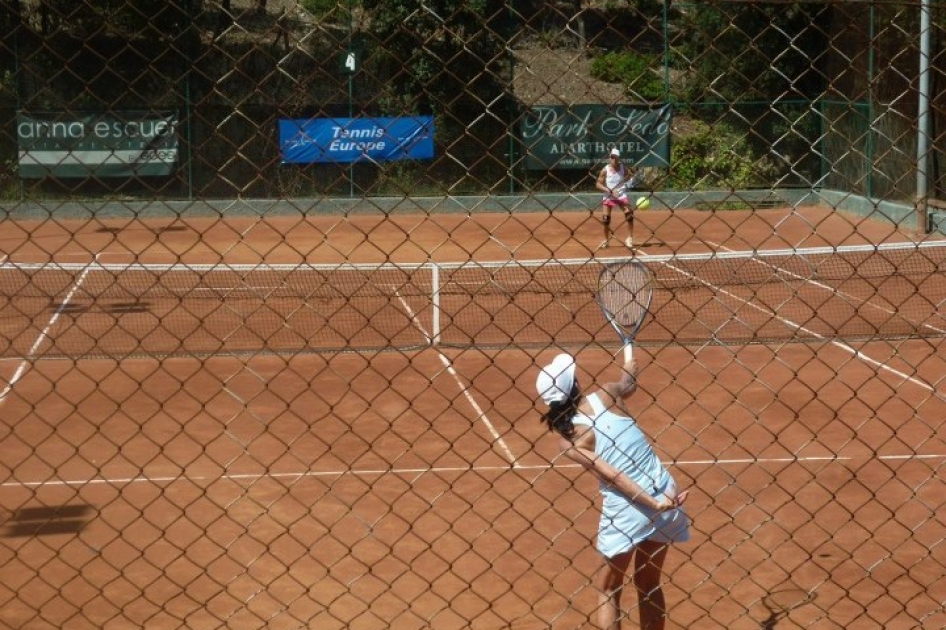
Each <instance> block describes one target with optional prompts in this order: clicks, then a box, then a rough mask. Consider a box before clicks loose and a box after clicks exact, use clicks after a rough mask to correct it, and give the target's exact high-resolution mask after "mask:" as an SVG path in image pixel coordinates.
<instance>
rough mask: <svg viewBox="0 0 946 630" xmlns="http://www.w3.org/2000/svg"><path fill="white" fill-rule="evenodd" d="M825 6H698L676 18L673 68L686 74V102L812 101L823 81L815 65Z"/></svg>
mask: <svg viewBox="0 0 946 630" xmlns="http://www.w3.org/2000/svg"><path fill="white" fill-rule="evenodd" d="M830 11H831V7H830V5H829V4H814V3H809V4H792V5H786V4H783V3H776V4H758V3H734V4H718V3H699V4H696V5H693V7H692V8H691V10H688V11H686V12H683V13H681V16H682V17H681V18H680V19H681V22H680V23H679V24H677V25H676V30H677V31H678V32H680V33H686V34H687V36H686V37H685V38H681V39H680V43H679V45H676V46H674V47H672V49H671V54H672V64H673V65H674V67H677V68H679V69H681V70H685V71H686V72H687V74H688V76H687V78H686V84H687V86H688V92H689V94H688V95H687V96H686V97H685V98H686V100H690V101H693V102H696V101H700V100H721V99H722V100H726V101H740V100H742V101H745V100H772V99H775V98H795V97H801V98H804V97H811V96H813V95H817V94H819V93H820V92H821V91H822V88H823V83H824V80H825V78H824V77H823V76H822V75H821V74H819V73H818V72H817V71H816V68H817V65H818V64H817V60H818V59H819V58H821V56H822V55H823V54H824V51H825V50H826V49H827V48H828V46H827V42H826V38H827V34H826V33H825V32H824V30H823V27H822V26H821V25H822V24H824V23H825V22H826V21H827V20H829V12H830Z"/></svg>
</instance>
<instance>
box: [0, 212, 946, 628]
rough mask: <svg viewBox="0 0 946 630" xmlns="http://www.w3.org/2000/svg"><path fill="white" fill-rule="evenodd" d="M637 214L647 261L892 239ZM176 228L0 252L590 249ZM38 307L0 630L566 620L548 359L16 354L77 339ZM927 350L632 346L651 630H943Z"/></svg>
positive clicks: (775, 223)
mask: <svg viewBox="0 0 946 630" xmlns="http://www.w3.org/2000/svg"><path fill="white" fill-rule="evenodd" d="M641 222H642V223H643V224H644V225H646V226H649V227H650V228H652V230H653V231H654V232H655V234H653V235H651V237H650V239H651V241H652V244H651V245H650V246H648V247H645V248H644V249H643V251H644V252H646V253H647V254H651V253H669V252H671V251H680V252H691V251H693V252H695V251H707V250H709V249H711V248H720V247H727V248H731V249H736V250H744V249H747V248H752V247H756V248H784V247H799V246H821V245H842V244H844V245H847V244H860V243H879V242H890V241H901V240H909V239H911V238H912V235H910V234H903V233H897V232H895V231H893V230H892V229H891V228H890V227H889V226H886V225H883V224H880V223H878V222H873V221H867V220H863V219H857V218H854V217H850V216H845V215H838V214H835V213H833V212H831V211H830V210H827V209H822V208H802V209H794V210H793V209H776V210H766V211H758V212H756V213H741V212H723V213H716V214H709V213H698V212H677V213H675V214H673V215H671V214H670V213H666V212H665V213H661V212H657V211H655V212H648V213H645V214H644V215H643V216H642V217H641ZM618 225H620V224H618ZM173 226H175V227H176V226H180V227H182V228H183V229H170V230H169V229H166V228H167V227H168V223H162V224H161V225H160V226H159V225H151V224H145V223H143V222H140V221H134V222H122V221H94V222H65V221H64V222H58V223H52V222H48V223H35V224H34V223H12V222H10V221H7V222H5V223H4V225H3V235H2V236H0V241H2V243H3V250H2V251H3V252H4V254H5V255H6V257H7V260H13V261H17V262H27V261H30V262H37V261H45V260H55V261H57V262H83V261H90V260H93V259H95V260H98V261H99V262H103V263H131V262H139V263H149V264H150V263H178V262H180V263H187V264H206V263H215V262H220V261H224V262H228V263H255V262H259V261H265V262H267V263H277V262H278V263H298V262H303V261H305V262H310V263H323V262H324V263H335V262H344V261H348V262H384V261H390V262H399V263H406V262H424V261H428V260H436V261H465V260H503V259H504V258H505V259H508V258H509V257H510V256H511V255H514V256H515V257H516V258H518V259H531V258H548V257H550V256H554V257H560V258H565V257H587V256H589V255H591V253H592V251H593V249H594V247H595V246H596V245H597V243H598V242H599V241H600V240H601V239H600V236H601V235H600V227H599V226H598V224H597V223H594V222H592V221H591V220H589V217H588V215H585V214H582V213H571V214H566V213H562V214H555V215H550V214H549V213H539V214H531V213H530V214H515V215H498V214H497V215H478V216H475V217H468V216H453V215H446V216H435V217H428V216H420V217H413V216H411V217H408V216H402V217H395V216H391V217H387V218H381V217H366V216H351V217H347V218H346V217H338V216H335V217H312V218H309V219H305V220H302V219H299V218H286V217H275V218H270V219H265V220H264V219H255V220H254V219H244V218H238V219H233V220H218V221H211V220H196V219H195V220H186V221H185V220H178V221H174V222H173ZM162 228H164V229H162ZM619 229H623V226H621V228H619ZM619 234H620V235H621V236H623V233H622V232H619ZM638 234H641V232H638ZM490 235H492V236H493V238H492V239H491V238H490ZM603 255H624V254H622V253H621V250H619V249H618V248H615V250H614V251H613V252H612V251H610V250H609V251H606V252H604V253H603ZM940 308H942V307H940ZM940 312H942V311H941V310H940ZM113 315H114V317H113V321H114V327H118V328H121V326H122V321H123V318H124V317H126V315H122V314H120V313H119V314H113ZM51 319H52V316H51V314H50V312H49V311H48V310H46V311H43V312H42V313H41V314H40V313H37V314H36V316H35V321H34V322H33V323H32V324H31V325H30V326H25V327H24V326H21V327H20V328H18V329H17V330H16V331H15V333H16V346H17V348H18V350H17V351H16V352H14V353H7V356H8V357H9V358H7V359H4V360H2V361H0V375H2V380H0V392H2V393H0V415H2V418H3V420H4V422H3V423H2V424H0V470H2V471H3V478H4V482H3V484H2V485H0V508H2V510H3V511H2V514H3V521H2V523H0V525H2V527H3V530H2V536H0V574H2V575H3V580H2V586H0V602H2V607H0V625H4V626H6V627H10V628H30V629H33V628H128V627H147V628H149V629H150V628H181V627H187V628H197V629H201V628H220V627H227V628H298V627H311V628H319V629H320V630H322V629H332V628H356V629H359V628H364V629H372V630H373V629H375V628H379V627H388V628H398V629H400V628H433V629H435V630H445V629H452V628H516V629H532V628H579V627H589V626H590V625H591V624H590V622H589V618H591V619H593V608H594V605H595V601H596V597H595V592H594V589H593V586H592V582H591V579H592V576H593V574H594V572H595V570H596V569H597V567H598V566H599V562H600V560H599V558H598V557H597V554H596V552H595V551H594V549H593V540H594V535H595V530H596V523H597V507H596V505H597V504H596V487H595V482H594V480H593V479H591V478H590V477H589V476H587V475H586V474H582V473H580V472H579V471H578V470H577V469H575V468H573V467H569V466H566V465H564V464H563V463H562V462H557V463H556V451H557V449H556V442H555V440H554V439H553V438H552V437H551V436H549V435H548V434H546V433H545V432H544V431H543V429H542V427H541V425H540V424H539V422H538V414H539V411H540V409H539V407H538V406H537V405H536V402H535V394H534V381H535V375H536V369H537V366H538V365H541V364H543V363H544V362H546V361H548V360H549V359H550V357H551V356H552V355H553V354H554V353H555V352H557V351H558V350H557V349H556V348H553V347H548V348H545V349H541V350H535V349H531V348H528V349H527V348H516V347H509V348H505V349H502V350H494V349H484V348H477V347H468V348H457V349H448V348H437V347H434V348H428V349H424V350H419V351H394V352H379V353H374V352H364V353H333V354H298V355H293V354H284V355H273V354H259V353H249V354H246V355H243V354H237V353H233V352H227V353H222V354H217V355H213V356H208V357H206V358H199V357H179V358H166V359H158V358H148V357H137V358H124V357H122V356H114V357H112V358H109V359H87V358H83V357H82V356H79V355H76V356H74V357H72V358H71V359H67V360H63V359H57V360H41V357H42V354H43V351H44V348H46V347H47V346H48V344H54V343H55V341H56V338H57V335H59V334H60V333H62V332H63V330H64V328H63V326H65V323H64V322H66V321H68V322H70V323H72V322H76V321H82V319H81V318H71V316H69V317H65V316H64V318H63V319H62V320H61V321H59V320H57V321H54V322H51V321H50V320H51ZM72 325H75V324H72ZM162 325H163V326H164V327H165V328H166V331H165V332H166V334H167V335H168V336H169V337H173V336H175V335H177V336H182V333H183V332H184V331H185V329H184V328H180V326H183V324H182V323H180V322H179V321H178V320H169V321H167V322H163V321H162ZM86 332H87V334H88V336H90V337H99V336H101V335H102V334H104V333H103V331H102V330H98V329H90V330H88V331H86ZM3 334H4V335H6V336H7V337H8V338H9V337H12V336H13V332H10V331H9V329H7V330H4V331H3ZM129 334H131V333H129ZM131 335H132V337H133V336H134V335H133V334H131ZM8 340H9V341H13V340H12V339H8ZM30 340H32V342H30ZM940 345H941V340H940V338H938V337H935V336H933V337H929V338H925V339H913V340H886V341H873V342H870V343H859V344H856V345H854V344H848V343H845V342H840V341H837V342H835V341H821V342H812V343H779V344H774V345H751V346H718V345H712V344H706V345H702V346H701V345H695V346H675V345H670V346H666V347H664V346H659V347H656V346H654V347H644V348H641V349H640V350H639V351H638V353H637V354H636V356H638V357H639V358H640V360H641V362H642V372H641V378H640V383H641V391H640V393H639V394H638V395H637V396H635V397H634V398H633V399H632V407H633V410H634V411H635V413H636V414H637V416H638V418H639V421H640V422H641V424H642V426H643V427H644V428H645V430H646V431H647V432H648V433H649V435H651V436H652V438H653V440H654V442H655V444H656V446H657V448H658V450H659V451H660V453H661V454H662V455H663V456H664V458H665V460H666V461H667V462H668V463H669V464H670V465H671V468H672V471H673V473H674V475H675V476H676V478H677V480H678V483H679V484H680V485H681V486H682V487H687V488H690V490H691V494H690V499H689V502H688V504H687V511H688V513H689V514H690V516H691V517H692V519H693V527H692V533H693V539H692V541H691V542H690V543H687V544H686V545H682V546H680V547H679V548H677V549H674V550H673V551H672V552H671V554H670V556H669V560H668V566H667V574H668V577H667V585H666V589H665V592H666V595H667V599H668V604H669V607H670V620H671V621H670V623H669V624H668V627H669V628H727V629H732V630H740V629H743V628H745V629H749V628H753V629H754V628H763V627H764V628H778V630H782V629H784V628H795V627H817V628H838V629H841V628H844V629H859V628H865V629H866V628H886V629H891V628H893V629H897V628H904V629H905V628H916V627H944V626H946V613H944V611H943V609H942V602H943V601H944V600H946V582H944V580H943V577H942V576H943V575H944V573H946V570H944V569H946V552H944V546H943V544H942V541H943V539H944V537H946V525H944V523H943V522H942V519H941V518H939V516H938V515H939V514H941V513H942V511H943V508H944V497H946V492H944V487H943V486H944V484H943V481H942V474H941V471H942V468H943V465H944V458H946V444H944V437H943V436H944V435H946V433H944V431H943V428H944V427H943V419H944V418H946V402H944V384H943V375H944V374H946V364H944V358H943V352H942V350H941V348H940ZM116 347H117V346H116ZM613 350H614V349H613V348H607V347H601V346H600V345H590V346H588V347H587V348H585V349H584V350H581V351H580V352H578V360H579V365H580V378H581V380H582V382H584V383H590V382H592V381H593V380H600V379H607V378H610V377H613V376H614V374H615V371H616V369H615V367H614V366H613V362H612V358H611V356H612V355H611V353H612V352H613ZM790 584H794V585H797V586H798V587H800V588H802V589H804V590H808V591H814V593H815V595H816V598H815V599H814V601H812V602H810V603H808V604H805V605H804V606H801V607H799V608H798V609H796V610H794V611H791V612H790V613H789V614H788V615H787V616H785V617H784V618H781V619H778V620H775V619H774V617H773V615H772V613H771V612H770V611H768V610H767V609H766V608H765V607H764V605H763V604H762V598H763V597H764V596H765V595H766V594H767V593H768V592H770V591H774V590H778V589H779V588H784V587H785V586H787V585H790ZM633 602H634V598H633V596H632V593H628V594H627V596H626V602H625V604H626V606H627V608H629V609H631V613H630V614H631V619H632V620H633V619H634V613H633V609H632V607H633ZM626 627H636V624H635V623H634V622H633V621H629V622H626Z"/></svg>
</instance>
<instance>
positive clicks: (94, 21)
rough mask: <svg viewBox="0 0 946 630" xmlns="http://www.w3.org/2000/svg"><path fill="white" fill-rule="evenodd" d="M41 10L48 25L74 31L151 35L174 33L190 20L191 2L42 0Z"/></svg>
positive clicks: (185, 26)
mask: <svg viewBox="0 0 946 630" xmlns="http://www.w3.org/2000/svg"><path fill="white" fill-rule="evenodd" d="M43 10H44V11H46V12H47V16H48V20H49V22H50V23H51V24H52V25H55V26H56V27H61V28H64V29H66V30H69V31H71V32H74V33H76V34H77V35H85V36H88V35H90V34H93V33H109V34H117V35H121V36H123V37H128V38H133V37H136V36H137V37H153V35H154V34H155V33H161V34H164V35H170V36H176V35H177V34H178V33H180V31H182V30H184V29H186V28H187V27H188V26H189V25H190V23H191V21H192V17H193V15H192V12H193V11H195V10H196V9H195V5H194V4H193V3H192V2H186V1H182V0H178V1H177V2H168V1H167V0H135V1H134V2H131V1H129V0H86V1H85V2H76V0H46V3H45V4H44V5H43Z"/></svg>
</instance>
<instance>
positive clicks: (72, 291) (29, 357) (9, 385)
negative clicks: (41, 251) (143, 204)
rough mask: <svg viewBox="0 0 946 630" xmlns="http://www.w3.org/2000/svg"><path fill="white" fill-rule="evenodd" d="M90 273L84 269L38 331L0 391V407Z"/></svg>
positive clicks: (88, 268) (87, 268)
mask: <svg viewBox="0 0 946 630" xmlns="http://www.w3.org/2000/svg"><path fill="white" fill-rule="evenodd" d="M89 271H91V267H86V269H85V270H83V272H82V273H81V274H80V275H79V278H78V279H77V280H76V281H75V284H73V285H72V288H71V289H70V290H69V293H67V294H66V297H65V298H64V299H63V300H62V302H61V303H60V304H59V308H57V309H56V312H55V313H53V316H52V317H50V318H49V321H48V322H47V323H46V326H45V327H44V328H43V330H42V331H40V333H39V335H38V336H37V337H36V340H35V341H34V342H33V345H32V346H30V350H29V352H27V353H26V356H25V357H23V359H22V360H21V361H20V364H19V365H18V366H17V368H16V371H15V372H14V373H13V376H12V377H10V380H9V381H8V382H7V384H6V387H4V388H3V390H2V391H0V405H2V404H3V403H4V402H6V399H7V396H9V395H10V392H11V391H13V386H14V385H16V384H17V382H19V380H20V379H21V378H23V375H24V374H26V371H27V370H28V369H29V366H30V364H31V363H32V362H33V360H34V359H35V358H36V353H37V352H38V351H39V348H40V346H42V345H43V342H44V341H46V340H47V339H50V337H49V331H50V330H52V327H53V326H55V325H56V322H57V321H59V317H60V315H62V314H63V312H64V311H65V310H66V309H67V308H68V307H69V302H70V301H71V300H72V297H73V296H74V295H75V294H76V291H78V290H79V287H81V286H82V283H83V282H84V281H85V277H86V275H88V273H89Z"/></svg>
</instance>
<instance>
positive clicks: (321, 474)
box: [0, 454, 946, 488]
mask: <svg viewBox="0 0 946 630" xmlns="http://www.w3.org/2000/svg"><path fill="white" fill-rule="evenodd" d="M907 460H915V461H921V460H946V454H941V455H877V456H874V457H870V458H866V457H865V458H855V457H839V456H821V457H772V458H759V457H749V458H738V459H694V460H679V461H672V462H667V465H668V466H670V467H674V468H686V467H688V466H740V467H742V466H745V465H746V464H755V465H759V466H764V465H767V464H779V465H783V464H786V463H788V464H791V463H794V464H808V463H839V464H845V463H847V462H863V461H907ZM563 468H574V469H576V470H577V469H583V468H584V467H583V466H582V465H581V464H575V463H564V464H558V463H554V462H553V463H546V464H513V466H512V467H511V468H510V467H509V466H474V467H470V466H437V467H430V468H367V469H363V470H334V471H314V470H304V471H300V472H284V473H273V472H267V473H234V474H223V475H219V474H217V475H185V474H180V475H153V476H152V475H136V476H133V477H108V478H106V477H95V478H89V479H59V480H56V481H50V480H49V479H44V480H42V481H5V482H3V483H0V488H41V487H42V488H57V487H85V486H93V485H108V486H111V485H132V484H137V483H165V484H169V483H175V482H179V481H186V482H188V483H195V482H208V481H217V480H228V481H258V480H260V479H318V478H325V477H333V478H340V477H385V476H388V475H396V476H405V477H407V476H410V477H415V480H417V481H419V480H420V477H421V476H423V475H427V474H450V473H458V474H461V473H468V472H476V471H478V472H506V471H509V470H517V471H519V472H525V471H538V472H544V471H549V470H553V469H563Z"/></svg>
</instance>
